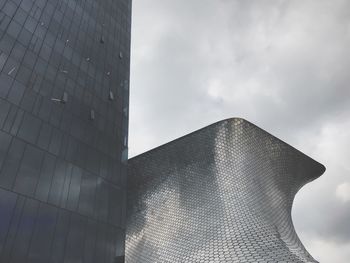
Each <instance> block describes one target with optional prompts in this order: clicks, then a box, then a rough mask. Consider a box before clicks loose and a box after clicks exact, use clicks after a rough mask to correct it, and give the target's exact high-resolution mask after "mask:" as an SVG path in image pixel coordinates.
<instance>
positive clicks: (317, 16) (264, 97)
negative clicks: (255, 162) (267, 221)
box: [129, 0, 350, 263]
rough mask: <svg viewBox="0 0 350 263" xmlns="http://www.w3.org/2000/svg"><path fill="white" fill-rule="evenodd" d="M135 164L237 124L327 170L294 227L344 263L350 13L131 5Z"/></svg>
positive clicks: (326, 258)
mask: <svg viewBox="0 0 350 263" xmlns="http://www.w3.org/2000/svg"><path fill="white" fill-rule="evenodd" d="M132 26H133V29H132V58H131V60H132V61H131V98H130V139H129V144H130V145H129V149H130V155H131V156H135V155H137V154H140V153H142V152H144V151H146V150H149V149H151V148H154V147H156V146H158V145H161V144H163V143H166V142H168V141H170V140H173V139H175V138H177V137H180V136H182V135H185V134H187V133H189V132H191V131H194V130H197V129H199V128H202V127H204V126H206V125H209V124H211V123H213V122H216V121H219V120H222V119H225V118H229V117H234V116H236V117H243V118H245V119H247V120H249V121H250V122H253V123H255V124H256V125H258V126H260V127H261V128H263V129H265V130H267V131H268V132H270V133H272V134H273V135H275V136H277V137H279V138H280V139H282V140H284V141H286V142H287V143H289V144H291V145H293V146H294V147H296V148H297V149H299V150H301V151H302V152H304V153H306V154H307V155H309V156H311V157H313V158H314V159H316V160H317V161H319V162H321V163H323V164H324V165H325V166H326V168H327V171H326V173H325V174H324V175H323V176H322V177H321V178H319V179H317V180H316V181H314V182H312V183H310V184H309V185H307V186H305V187H304V188H303V189H302V190H301V191H300V192H299V193H298V195H297V197H296V200H295V203H294V207H293V219H294V223H295V227H296V230H297V233H298V235H299V237H300V239H301V240H302V242H303V243H304V244H305V246H306V248H307V249H308V251H309V252H310V253H311V254H312V255H313V257H315V258H316V259H318V260H319V261H321V262H325V263H328V262H331V263H349V262H350V87H349V83H350V1H349V0H295V1H293V0H291V1H286V0H271V1H268V0H249V1H248V0H240V1H238V0H147V1H143V0H133V25H132Z"/></svg>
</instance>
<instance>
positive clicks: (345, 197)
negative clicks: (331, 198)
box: [335, 183, 350, 202]
mask: <svg viewBox="0 0 350 263" xmlns="http://www.w3.org/2000/svg"><path fill="white" fill-rule="evenodd" d="M335 194H336V196H337V197H338V198H339V199H340V200H341V201H343V202H349V201H350V183H342V184H340V185H338V186H337V189H336V191H335Z"/></svg>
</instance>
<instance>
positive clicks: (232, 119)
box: [128, 117, 326, 176]
mask: <svg viewBox="0 0 350 263" xmlns="http://www.w3.org/2000/svg"><path fill="white" fill-rule="evenodd" d="M236 120H241V121H243V122H246V123H249V124H251V125H253V126H254V127H256V128H257V129H260V130H261V131H263V132H265V133H267V134H269V135H270V136H271V137H273V138H275V139H277V140H278V141H280V142H281V143H283V144H285V145H287V146H288V147H290V148H292V149H293V150H295V151H297V152H299V153H301V154H302V155H304V156H306V157H307V158H309V159H311V160H312V161H314V162H315V163H317V164H318V165H319V166H320V175H319V176H321V175H322V174H323V173H324V172H325V171H326V167H325V166H324V165H323V164H321V163H320V162H318V161H316V160H315V159H313V158H311V157H310V156H308V155H306V154H305V153H303V152H302V151H300V150H298V149H296V148H295V147H293V146H292V145H290V144H288V143H286V142H285V141H282V140H281V139H279V138H277V137H276V136H274V135H272V134H271V133H269V132H268V131H266V130H264V129H262V128H260V127H258V126H257V125H255V124H254V123H252V122H250V121H247V120H246V119H243V118H240V117H231V118H226V119H223V120H220V121H217V122H214V123H212V124H209V125H207V126H204V127H202V128H200V129H198V130H195V131H192V132H190V133H188V134H185V135H183V136H181V137H178V138H176V139H174V140H171V141H169V142H167V143H164V144H162V145H159V146H157V147H155V148H153V149H150V150H148V151H145V152H143V153H141V154H138V155H136V156H134V157H132V158H130V159H128V160H133V159H137V158H140V157H141V155H144V154H149V153H151V152H153V151H157V150H160V149H162V148H165V147H166V146H168V145H169V144H172V143H175V142H177V141H180V140H182V139H184V138H186V137H189V136H191V135H193V134H195V133H198V132H200V131H202V130H204V129H207V128H209V127H212V126H216V125H218V124H220V123H223V122H228V121H230V122H231V121H236Z"/></svg>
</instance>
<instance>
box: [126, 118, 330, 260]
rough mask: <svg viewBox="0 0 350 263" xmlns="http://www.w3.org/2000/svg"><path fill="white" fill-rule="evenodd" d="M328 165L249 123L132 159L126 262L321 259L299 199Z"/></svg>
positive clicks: (224, 124) (232, 122)
mask: <svg viewBox="0 0 350 263" xmlns="http://www.w3.org/2000/svg"><path fill="white" fill-rule="evenodd" d="M324 171H325V168H324V166H323V165H321V164H320V163H318V162H316V161H314V160H313V159H311V158H309V157H308V156H306V155H304V154H303V153H301V152H299V151H298V150H296V149H294V148H293V147H291V146H289V145H288V144H286V143H284V142H282V141H281V140H279V139H277V138H276V137H274V136H272V135H270V134H269V133H267V132H265V131H264V130H262V129H260V128H258V127H256V126H255V125H253V124H251V123H249V122H248V121H245V120H243V119H239V118H234V119H228V120H224V121H221V122H218V123H215V124H213V125H210V126H208V127H206V128H203V129H201V130H199V131H196V132H194V133H191V134H189V135H187V136H184V137H182V138H179V139H177V140H175V141H173V142H170V143H168V144H165V145H163V146H160V147H158V148H156V149H154V150H151V151H149V152H146V153H144V154H141V155H139V156H137V157H134V158H132V159H130V160H129V163H128V204H127V226H126V227H127V228H126V262H127V263H136V262H137V263H138V262H140V263H141V262H142V263H148V262H150V263H151V262H152V263H155V262H159V263H168V262H169V263H174V262H254V263H255V262H316V261H315V260H314V259H313V258H312V257H311V256H310V254H309V253H308V252H307V251H306V250H305V248H304V246H303V245H302V243H301V242H300V240H299V238H298V237H297V234H296V233H295V230H294V227H293V223H292V219H291V208H292V203H293V199H294V196H295V194H296V193H297V191H298V190H299V189H300V188H301V187H302V186H303V185H304V184H306V183H307V182H310V181H312V180H313V179H315V178H317V177H318V176H320V175H321V174H322V173H323V172H324Z"/></svg>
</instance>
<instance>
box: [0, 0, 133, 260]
mask: <svg viewBox="0 0 350 263" xmlns="http://www.w3.org/2000/svg"><path fill="white" fill-rule="evenodd" d="M130 19H131V1H130V0H118V1H114V0H99V1H96V0H60V1H57V0H35V1H34V0H0V262H4V263H11V262H28V263H29V262H33V263H34V262H35V263H40V262H42V263H48V262H52V263H53V262H57V263H58V262H94V263H95V262H99V263H100V262H106V263H107V262H124V260H123V255H124V239H125V238H124V235H125V201H126V190H125V185H126V164H125V161H126V160H127V143H128V138H127V133H128V99H129V84H128V82H129V66H130V64H129V58H130Z"/></svg>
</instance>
